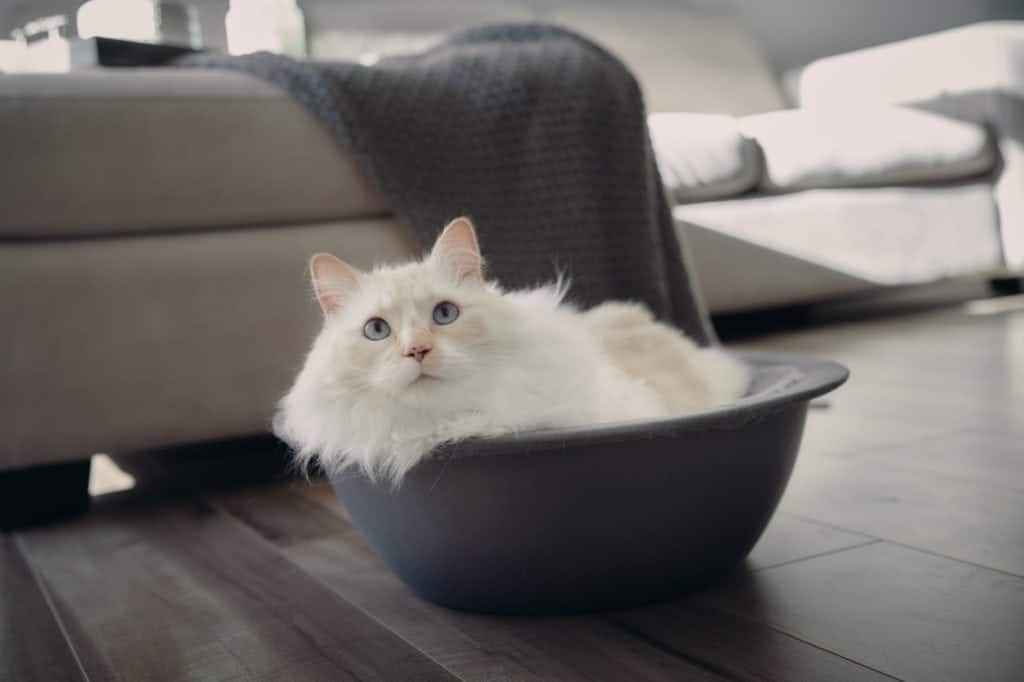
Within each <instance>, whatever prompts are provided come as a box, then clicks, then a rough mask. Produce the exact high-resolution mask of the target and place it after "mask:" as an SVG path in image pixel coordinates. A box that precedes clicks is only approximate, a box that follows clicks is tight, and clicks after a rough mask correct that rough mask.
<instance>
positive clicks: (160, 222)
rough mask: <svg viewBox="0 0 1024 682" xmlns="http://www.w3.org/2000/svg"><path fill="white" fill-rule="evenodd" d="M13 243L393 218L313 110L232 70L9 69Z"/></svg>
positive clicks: (2, 185) (3, 82)
mask: <svg viewBox="0 0 1024 682" xmlns="http://www.w3.org/2000/svg"><path fill="white" fill-rule="evenodd" d="M0 149H3V151H4V154H5V156H6V157H7V158H9V159H13V160H14V161H13V162H12V163H8V164H4V165H2V166H0V206H3V211H2V212H0V239H2V238H54V237H78V236H88V235H106V234H125V233H138V232H152V231H167V230H183V229H208V228H216V227H236V226H246V225H255V224H263V223H268V222H271V223H272V222H274V221H279V222H292V223H295V222H305V221H316V220H332V219H340V218H350V217H360V216H371V215H381V214H383V213H386V212H387V207H386V205H385V203H384V200H383V199H382V198H381V196H380V195H379V193H377V192H376V191H375V190H374V189H373V188H372V187H371V186H370V185H369V183H368V182H367V180H366V179H365V178H364V177H363V175H362V174H361V172H360V171H359V169H358V168H357V166H356V163H355V161H354V160H353V159H352V158H351V157H350V156H349V155H347V154H346V153H345V152H344V151H342V150H340V149H339V147H338V145H337V144H336V143H335V142H334V140H333V138H332V137H331V135H330V134H329V133H328V132H327V131H326V130H324V129H323V127H322V126H321V125H320V123H319V122H318V121H316V120H315V119H314V118H313V116H312V115H310V114H309V113H307V112H306V111H305V110H304V109H303V108H302V107H300V106H299V105H298V104H296V103H295V102H293V101H292V99H291V98H290V97H288V96H287V95H286V94H284V93H283V92H281V91H280V90H278V89H277V88H275V87H273V86H271V85H269V84H267V83H264V82H262V81H260V80H257V79H254V78H250V77H248V76H243V75H241V74H236V73H230V72H227V71H213V70H187V69H159V70H154V69H98V70H88V71H79V72H73V73H69V74H24V75H9V76H3V77H0Z"/></svg>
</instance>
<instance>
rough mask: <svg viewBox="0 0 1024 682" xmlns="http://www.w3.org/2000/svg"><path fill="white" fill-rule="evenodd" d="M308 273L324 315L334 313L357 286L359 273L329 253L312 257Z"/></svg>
mask: <svg viewBox="0 0 1024 682" xmlns="http://www.w3.org/2000/svg"><path fill="white" fill-rule="evenodd" d="M309 271H310V274H311V275H312V278H313V289H314V290H315V291H316V300H317V301H319V302H320V308H321V309H323V311H324V315H333V314H334V313H336V312H337V311H338V309H339V308H340V307H341V304H342V303H343V302H344V299H345V297H346V296H347V295H348V294H349V293H350V292H351V291H352V290H353V289H355V288H356V287H357V286H358V285H359V271H358V270H356V269H355V268H353V267H352V266H351V265H349V264H348V263H346V262H345V261H343V260H341V259H339V258H337V257H335V256H332V255H331V254H329V253H318V254H316V255H315V256H313V258H312V259H311V260H310V261H309Z"/></svg>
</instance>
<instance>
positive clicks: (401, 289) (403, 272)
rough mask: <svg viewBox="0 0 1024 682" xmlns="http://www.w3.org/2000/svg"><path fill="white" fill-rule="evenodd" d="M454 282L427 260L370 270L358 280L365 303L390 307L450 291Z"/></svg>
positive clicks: (431, 297)
mask: <svg viewBox="0 0 1024 682" xmlns="http://www.w3.org/2000/svg"><path fill="white" fill-rule="evenodd" d="M454 288H455V287H454V285H453V283H452V282H451V281H450V280H449V279H448V278H446V277H443V276H442V274H441V273H438V272H437V271H436V269H435V268H432V267H430V265H429V264H427V263H409V264H406V265H398V266H389V267H382V268H378V269H376V270H374V271H373V272H371V273H369V274H368V275H367V276H365V278H364V279H363V280H362V282H361V287H360V294H361V296H360V297H361V298H363V299H364V303H366V304H368V305H373V306H376V307H381V308H392V307H395V306H399V305H401V304H403V303H407V302H416V301H422V300H427V299H430V300H432V299H434V298H436V297H437V296H439V295H445V294H449V293H451V291H452V290H453V289H454Z"/></svg>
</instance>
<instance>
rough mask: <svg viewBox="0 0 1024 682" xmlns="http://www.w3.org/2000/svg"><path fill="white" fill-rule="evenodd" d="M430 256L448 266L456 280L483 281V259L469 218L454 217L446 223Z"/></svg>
mask: <svg viewBox="0 0 1024 682" xmlns="http://www.w3.org/2000/svg"><path fill="white" fill-rule="evenodd" d="M430 255H431V258H435V259H438V260H439V261H440V262H441V263H443V264H444V266H445V267H447V268H450V269H451V271H452V273H453V274H454V275H455V277H456V279H457V280H458V281H462V280H464V279H469V280H475V281H483V259H482V258H481V257H480V245H479V243H478V242H477V239H476V230H475V229H474V228H473V223H472V222H471V221H470V220H469V218H456V219H455V220H453V221H452V222H450V223H448V226H447V227H445V228H444V232H442V233H441V236H440V237H438V238H437V242H436V243H435V244H434V249H433V251H431V254H430Z"/></svg>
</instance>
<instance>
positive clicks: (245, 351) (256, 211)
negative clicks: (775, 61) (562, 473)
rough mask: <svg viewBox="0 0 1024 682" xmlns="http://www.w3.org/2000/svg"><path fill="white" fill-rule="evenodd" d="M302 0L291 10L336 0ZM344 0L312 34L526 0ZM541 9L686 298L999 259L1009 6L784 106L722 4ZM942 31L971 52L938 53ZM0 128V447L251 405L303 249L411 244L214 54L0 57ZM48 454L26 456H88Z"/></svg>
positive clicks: (293, 300) (805, 83) (792, 291)
mask: <svg viewBox="0 0 1024 682" xmlns="http://www.w3.org/2000/svg"><path fill="white" fill-rule="evenodd" d="M697 4H698V5H699V4H701V3H697ZM393 5H394V3H392V4H390V5H388V6H389V7H392V6H393ZM17 7H20V5H19V6H17ZM303 7H304V9H305V10H306V14H307V18H308V20H309V22H310V24H311V25H312V26H315V25H316V22H317V21H319V20H322V19H323V17H324V16H326V15H328V14H330V13H331V12H336V13H348V14H345V16H356V17H357V18H358V13H356V14H355V15H353V14H352V12H353V11H354V10H353V9H352V7H351V6H348V5H346V6H344V7H343V6H341V5H336V6H333V9H330V8H327V7H324V6H317V7H307V6H306V5H305V4H304V6H303ZM362 7H363V10H362V11H363V16H364V22H363V24H362V25H361V24H360V23H359V22H358V21H355V20H354V21H351V22H349V23H348V24H340V25H345V26H347V28H345V29H343V30H344V31H348V33H347V34H345V33H339V31H341V30H342V29H337V30H320V31H315V30H314V31H313V32H312V34H311V40H310V44H311V50H312V54H313V56H315V57H325V56H338V57H346V56H348V57H353V56H354V57H358V58H362V59H364V60H365V61H367V62H372V60H373V59H374V55H377V56H378V57H379V56H380V55H381V54H385V53H391V52H394V51H401V50H408V49H412V48H413V47H417V46H420V47H421V46H423V45H426V44H430V41H432V40H436V39H438V38H437V36H436V35H435V34H436V33H438V31H435V30H434V29H433V28H431V27H433V26H434V24H430V27H427V28H425V29H424V30H422V31H414V30H411V29H400V28H399V27H400V26H401V25H408V24H407V23H406V24H403V23H402V22H408V21H415V20H416V18H417V17H420V18H421V19H423V21H424V22H426V21H427V19H429V20H430V21H431V22H441V23H443V22H446V21H447V22H449V23H450V22H451V21H453V20H454V18H455V17H456V16H457V17H458V18H459V20H460V22H461V24H460V25H457V26H455V27H454V28H461V27H464V26H465V25H466V23H467V22H468V23H480V22H482V21H491V20H497V19H502V20H509V19H517V18H518V19H531V18H536V17H535V15H537V14H538V13H541V11H540V10H537V9H536V8H533V9H531V8H530V7H526V8H525V9H523V8H521V7H520V8H519V9H516V8H515V7H513V8H511V9H510V7H511V6H503V8H502V9H500V10H494V11H492V10H491V9H486V8H485V9H480V10H479V11H478V12H476V13H473V12H468V11H465V7H466V6H465V4H458V3H453V4H452V7H453V8H454V9H451V10H450V11H449V12H448V14H445V13H444V11H443V7H444V5H441V6H440V7H441V8H442V9H441V10H438V13H435V14H431V13H430V12H428V11H427V9H419V10H417V9H415V8H413V7H411V6H410V9H409V12H410V14H409V15H408V16H405V17H400V16H399V15H395V14H389V15H388V16H390V17H392V19H391V21H393V22H394V23H393V24H391V28H387V27H385V28H386V29H387V30H381V31H378V32H377V34H375V33H374V30H371V29H372V28H373V27H374V26H376V27H380V26H381V25H382V22H383V19H380V17H381V16H383V12H384V10H383V9H380V8H375V7H367V6H362ZM416 7H420V6H419V5H416ZM392 8H393V7H392ZM48 11H50V10H48ZM416 12H419V14H416ZM375 13H376V14H375ZM542 14H543V16H542V17H541V18H546V19H549V20H555V21H561V22H562V23H565V24H567V25H568V26H569V27H570V28H575V29H577V30H581V31H584V32H585V33H588V34H589V35H591V36H592V37H594V38H596V39H598V40H601V41H603V42H606V43H607V44H608V45H609V46H610V47H611V48H612V49H613V50H615V51H617V52H619V53H620V54H621V55H622V56H623V57H624V58H625V59H626V61H627V62H628V63H629V64H630V65H631V66H633V67H634V69H636V70H637V72H638V73H639V77H640V80H641V82H642V84H643V87H644V88H645V91H646V95H647V99H648V101H649V103H650V107H651V110H652V111H654V112H655V113H656V114H657V115H656V116H655V117H654V118H653V119H652V130H653V133H654V139H655V143H656V145H657V153H658V155H659V161H660V163H661V166H662V168H663V170H664V171H665V173H664V175H665V177H664V180H665V182H666V185H667V188H668V194H669V195H670V197H671V199H672V203H673V212H674V215H675V217H676V219H677V221H678V229H679V231H680V233H681V234H682V236H683V237H684V238H685V239H686V240H688V242H689V244H690V248H691V250H692V252H693V254H694V256H695V261H696V262H695V266H696V270H697V273H698V276H699V279H700V280H701V283H702V285H703V289H704V293H705V295H706V297H707V299H708V302H709V304H710V308H711V310H712V311H713V312H727V311H738V310H750V309H756V308H760V307H764V306H777V305H784V304H792V303H805V302H809V301H818V300H824V299H829V298H833V297H836V296H846V295H850V294H853V293H857V292H862V291H867V290H876V289H878V288H880V287H885V286H892V285H904V284H911V283H922V282H931V281H936V280H939V279H942V278H949V277H966V278H991V277H1000V276H1008V275H1016V276H1019V275H1020V274H1021V273H1022V271H1024V219H1022V217H1021V216H1022V213H1021V211H1024V181H1022V175H1021V170H1020V169H1021V166H1022V156H1024V151H1022V147H1021V145H1022V144H1024V142H1022V140H1024V136H1022V133H1021V130H1022V125H1024V124H1022V121H1024V118H1022V105H1021V101H1022V99H1024V85H1022V83H1021V82H1020V73H1021V70H1020V68H1019V65H1020V63H1021V59H1022V57H1021V52H1022V50H1024V47H1022V42H1024V39H1022V36H1021V32H1022V28H1021V24H1019V23H997V24H988V25H979V26H973V27H967V28H963V29H959V30H956V31H952V32H949V33H943V34H939V35H936V36H933V37H930V38H921V39H917V40H912V41H908V42H906V43H904V44H902V45H899V46H891V47H878V48H874V49H871V50H867V51H862V52H855V53H852V54H850V55H844V56H837V57H831V58H827V59H824V60H822V61H817V62H815V63H814V64H812V65H811V67H809V68H808V69H806V71H804V72H803V74H802V76H801V77H800V79H799V81H798V82H799V88H798V90H799V92H798V94H799V97H800V100H801V104H802V106H803V108H801V109H790V110H784V109H785V107H786V106H787V102H788V101H789V99H788V98H787V95H786V92H785V91H784V89H783V88H782V87H781V85H780V83H781V79H780V77H779V75H778V70H777V68H775V67H773V65H772V64H771V62H770V61H769V60H768V58H767V57H765V56H764V52H763V50H762V48H761V47H760V46H759V44H758V42H757V40H755V39H754V38H753V37H752V35H751V34H750V32H749V31H748V30H747V29H746V28H745V27H744V26H743V25H742V23H741V22H739V21H737V20H736V19H734V18H731V17H730V16H728V15H723V14H721V13H719V12H712V11H706V9H700V10H699V11H696V10H695V11H693V12H688V11H678V10H673V11H671V12H670V11H668V10H667V9H666V8H665V7H664V6H659V7H656V8H654V9H651V8H644V7H640V8H638V9H637V10H636V11H633V10H631V11H630V12H628V13H621V12H615V13H613V12H611V11H610V10H609V9H608V6H607V5H603V4H601V3H596V4H594V5H593V6H590V5H587V4H585V3H565V4H561V5H552V6H551V7H548V8H546V9H544V11H543V12H542ZM318 17H319V18H320V19H318ZM374 17H376V18H374ZM410 17H411V19H410ZM221 20H223V14H221ZM334 25H335V26H338V25H339V24H334ZM360 26H364V27H368V28H360ZM311 30H312V29H311ZM403 31H404V33H403ZM356 33H359V35H361V36H362V37H361V38H359V39H358V40H357V39H356ZM378 34H379V35H378ZM440 34H441V35H443V32H441V33H440ZM374 35H378V38H379V39H377V38H374ZM346 36H347V37H346ZM214 42H215V41H214ZM342 47H344V48H345V49H348V50H352V51H355V54H342V53H341V52H342V49H341V48H342ZM966 50H969V51H970V53H971V54H972V55H974V56H976V57H977V58H974V56H972V58H971V59H970V60H963V61H965V62H969V64H970V67H969V68H968V67H966V66H964V67H957V66H956V62H957V60H958V59H961V58H962V56H963V54H965V51H966ZM939 59H946V62H942V64H943V66H942V67H941V68H935V67H936V64H937V61H936V60H939ZM847 86H848V89H845V90H844V88H847ZM896 105H913V107H914V109H916V110H912V109H909V108H905V107H901V106H896ZM695 114H704V116H695ZM0 149H2V150H3V152H4V164H3V165H2V166H0V206H2V207H3V210H2V211H0V314H2V316H3V319H5V320H9V321H11V320H14V321H17V322H16V324H11V325H10V326H9V327H8V328H7V330H6V333H5V334H3V335H0V357H3V358H4V361H3V363H2V364H0V387H2V388H0V404H2V406H3V410H2V411H0V427H2V429H3V431H4V433H5V436H6V437H5V439H4V442H3V444H2V445H0V470H6V471H11V470H29V469H30V468H33V467H34V468H35V469H34V471H36V472H37V473H38V472H40V471H44V470H42V469H39V467H43V466H44V465H55V464H59V463H68V462H71V463H75V462H81V461H82V460H83V459H84V458H87V457H88V456H89V455H90V454H92V453H96V452H117V453H123V452H132V451H137V450H143V449H149V448H155V447H160V446H165V445H174V444H180V443H187V442H194V441H208V440H214V439H221V438H230V437H236V436H243V435H248V434H255V433H264V432H266V431H267V430H268V427H269V420H270V415H271V413H272V411H273V406H274V402H275V401H276V400H277V398H278V397H280V395H282V393H283V392H284V390H285V389H286V387H287V386H288V384H289V382H290V380H291V378H292V376H293V374H294V372H295V370H296V369H297V367H298V366H299V363H300V362H301V357H302V354H303V353H304V352H305V350H306V348H307V345H308V343H309V340H310V339H311V338H312V335H313V333H314V332H315V330H316V328H317V326H318V325H319V319H318V314H317V311H316V308H315V306H311V305H309V306H307V305H302V303H301V301H302V300H303V298H304V297H308V296H309V291H308V290H307V279H306V274H305V268H306V259H307V257H308V255H309V254H311V253H313V252H315V251H321V250H324V251H332V252H335V253H339V254H343V255H344V256H345V257H346V258H347V259H349V260H350V261H352V262H353V263H355V264H356V265H364V266H365V265H370V264H371V263H372V262H374V261H380V260H401V259H405V258H408V257H410V256H412V255H414V253H415V246H414V242H413V240H412V239H411V235H410V234H409V233H408V232H407V231H406V230H405V228H404V227H403V226H402V225H401V224H400V223H399V222H398V221H396V220H395V219H394V218H393V217H392V216H391V214H390V210H389V207H388V206H387V205H386V203H385V202H384V201H383V199H382V198H381V197H380V196H379V194H377V193H376V191H375V190H374V189H373V188H372V187H370V186H369V184H368V183H367V182H366V180H365V179H364V178H363V177H362V175H361V174H360V172H359V170H358V169H357V168H356V166H355V163H354V161H353V160H352V159H350V158H348V157H347V155H346V154H345V153H344V152H343V151H340V150H339V149H338V148H337V147H336V146H335V144H334V143H333V140H332V139H331V137H330V136H329V135H328V134H327V133H326V132H325V131H323V130H321V129H320V127H319V125H318V124H317V122H316V121H314V120H313V118H312V117H311V116H310V115H309V114H307V113H306V112H305V111H304V110H302V109H301V108H300V107H299V106H298V105H296V104H295V103H293V102H292V101H291V100H289V99H288V98H287V97H286V96H284V95H283V94H282V93H280V92H279V91H277V90H275V89H274V88H273V87H271V86H269V85H267V84H265V83H262V82H259V81H256V80H252V79H249V78H246V77H243V76H240V75H234V74H230V73H217V72H209V71H202V72H198V71H189V70H165V71H160V70H142V69H140V70H130V71H129V70H125V71H118V70H95V71H82V72H74V73H64V74H46V75H39V74H35V75H3V76H0ZM739 273H744V274H743V275H742V276H741V275H740V274H739ZM69 466H71V467H72V468H71V469H68V468H66V467H65V468H61V467H55V468H50V469H46V470H45V471H49V472H50V473H51V474H55V475H56V474H57V473H59V472H63V474H62V475H63V476H65V478H68V480H73V481H74V480H78V479H80V478H81V477H82V476H83V475H84V476H87V475H88V467H85V468H84V469H83V468H82V467H81V466H80V465H79V464H72V465H69ZM83 472H84V473H83ZM11 480H13V479H10V478H8V479H7V481H8V489H12V488H11V487H12V486H13V487H14V488H16V489H18V490H22V491H25V490H31V488H29V487H26V485H27V484H25V483H24V480H25V479H20V480H19V482H15V483H10V481H11ZM40 480H44V483H43V484H42V487H41V488H39V489H40V490H46V489H48V488H47V484H46V483H45V477H44V478H43V479H40ZM52 480H53V479H52V477H51V478H50V481H51V482H52ZM73 487H74V485H72V488H73ZM3 496H4V491H3V490H0V498H2V497H3Z"/></svg>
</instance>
